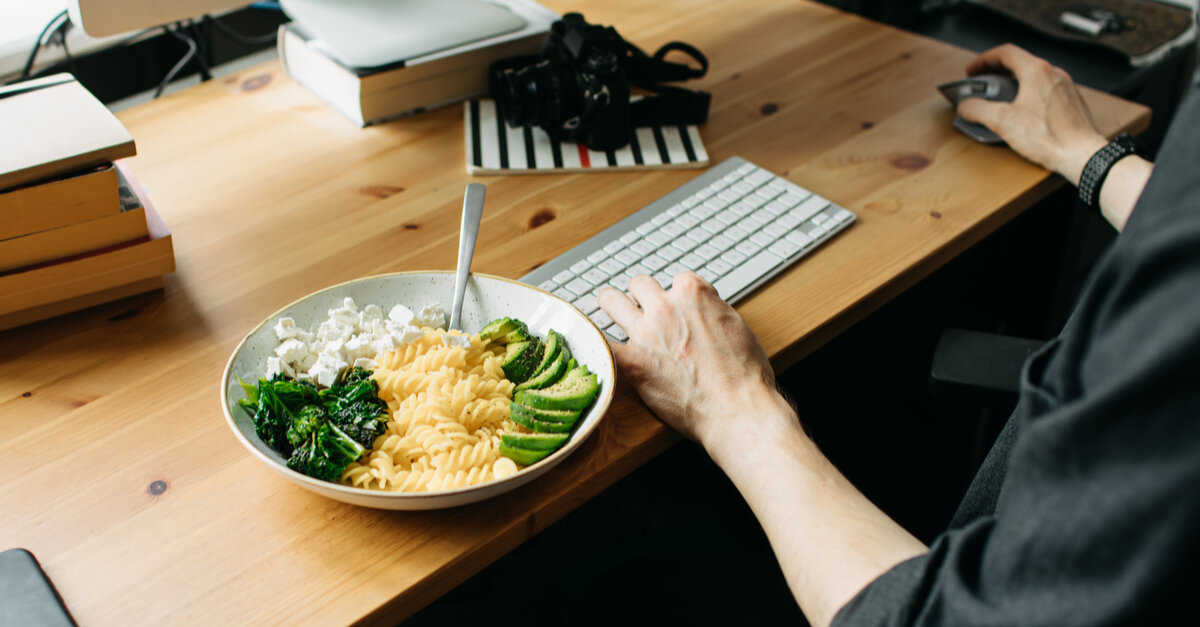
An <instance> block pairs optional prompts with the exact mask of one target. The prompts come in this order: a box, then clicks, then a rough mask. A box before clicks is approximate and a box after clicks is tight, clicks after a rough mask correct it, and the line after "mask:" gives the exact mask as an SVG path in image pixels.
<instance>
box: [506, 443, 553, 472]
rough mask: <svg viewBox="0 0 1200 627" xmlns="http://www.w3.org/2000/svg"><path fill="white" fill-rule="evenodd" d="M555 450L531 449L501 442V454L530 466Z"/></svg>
mask: <svg viewBox="0 0 1200 627" xmlns="http://www.w3.org/2000/svg"><path fill="white" fill-rule="evenodd" d="M553 452H554V451H552V450H549V451H531V450H529V449H525V448H513V447H511V446H509V445H507V444H505V443H503V442H501V443H500V454H501V455H503V456H505V457H507V458H509V459H511V460H513V461H514V462H517V463H518V464H521V465H522V466H528V465H530V464H532V463H534V462H538V461H541V460H542V458H544V457H546V456H547V455H549V454H550V453H553Z"/></svg>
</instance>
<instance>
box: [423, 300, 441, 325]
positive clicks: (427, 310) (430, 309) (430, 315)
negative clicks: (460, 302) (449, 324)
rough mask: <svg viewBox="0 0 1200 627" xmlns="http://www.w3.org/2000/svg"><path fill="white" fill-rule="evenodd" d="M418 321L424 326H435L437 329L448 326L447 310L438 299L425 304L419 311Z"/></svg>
mask: <svg viewBox="0 0 1200 627" xmlns="http://www.w3.org/2000/svg"><path fill="white" fill-rule="evenodd" d="M416 323H417V324H419V325H421V326H423V327H433V328H435V329H443V328H445V327H446V312H445V310H443V309H442V304H441V303H440V302H438V301H436V300H435V301H433V302H432V303H429V304H428V305H425V306H424V307H422V308H421V310H420V311H418V312H417V315H416Z"/></svg>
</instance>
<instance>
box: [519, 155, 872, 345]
mask: <svg viewBox="0 0 1200 627" xmlns="http://www.w3.org/2000/svg"><path fill="white" fill-rule="evenodd" d="M855 218H856V216H855V215H854V213H853V212H851V211H849V210H847V209H845V208H843V207H839V206H837V205H835V204H833V203H831V202H829V201H828V200H826V199H824V198H821V197H820V196H817V195H816V194H813V193H812V192H810V191H808V190H806V189H804V188H803V187H800V186H799V185H796V184H795V183H792V182H790V181H787V180H785V179H783V178H781V177H779V176H776V175H775V174H772V173H771V172H769V171H767V170H764V169H762V168H760V167H758V166H756V165H754V164H753V163H750V162H748V161H746V160H745V159H742V158H740V157H731V158H729V159H727V160H725V161H723V162H721V163H720V164H718V165H716V166H714V167H712V168H710V169H709V170H707V171H706V172H704V173H703V174H701V175H700V176H698V177H696V178H694V179H692V180H691V181H688V182H687V183H684V184H683V185H681V186H679V187H678V188H677V189H675V190H673V191H671V192H670V193H668V194H666V195H665V196H663V197H662V198H659V199H658V200H656V201H654V202H652V203H650V204H649V205H647V206H646V207H644V208H642V209H640V210H638V211H637V212H635V213H633V214H632V215H630V216H629V217H627V218H625V219H623V220H621V221H620V222H617V223H616V224H614V225H612V226H611V227H609V228H607V229H605V230H603V231H601V232H600V233H598V234H596V235H595V236H594V237H592V238H590V239H588V240H587V241H585V242H583V243H582V244H579V245H578V246H576V247H575V248H572V249H571V250H568V251H567V252H565V253H563V254H562V255H560V256H558V257H557V258H555V259H554V260H552V261H550V262H549V263H547V264H545V265H543V266H542V267H540V268H538V269H537V270H534V271H533V272H530V273H529V274H527V275H525V276H523V277H521V280H522V281H523V282H525V283H528V284H530V285H536V286H538V287H540V288H542V289H544V290H546V291H549V292H553V293H555V294H557V295H558V296H560V297H562V298H564V299H566V300H569V301H571V302H572V303H574V304H575V306H576V307H578V308H579V309H580V310H582V311H583V313H585V314H587V315H588V316H589V317H590V318H591V319H592V320H593V321H595V323H596V325H597V326H599V327H600V328H601V329H604V331H605V332H606V333H608V334H609V335H610V336H612V337H613V338H615V339H617V340H619V341H625V340H626V339H628V338H627V336H626V335H625V332H624V330H623V329H621V327H619V326H617V325H615V324H613V321H612V319H611V318H609V317H608V315H607V314H605V313H604V311H602V310H601V309H600V307H599V305H597V303H596V294H597V293H598V292H599V291H600V289H602V288H603V287H605V286H610V285H611V286H612V287H615V288H617V289H620V290H624V289H625V288H627V287H628V286H629V280H630V279H631V278H633V277H634V276H636V275H638V274H646V275H649V276H652V277H654V279H655V280H657V281H658V282H659V284H660V285H662V286H663V289H668V288H670V286H671V279H672V277H674V276H675V275H677V274H679V273H680V272H683V271H684V270H693V271H695V272H696V273H697V274H699V275H700V276H702V277H704V278H705V279H707V280H708V281H709V282H711V283H712V284H713V287H715V288H716V289H717V293H718V294H719V295H720V296H721V298H722V299H724V300H725V302H727V303H729V304H731V305H732V304H735V303H736V302H738V301H739V300H741V299H742V298H744V297H745V296H746V295H747V294H749V293H750V292H752V291H754V289H755V288H757V287H758V286H760V285H762V284H763V283H765V282H767V281H768V280H770V279H771V277H773V276H775V275H776V274H779V273H780V272H782V271H783V270H785V269H786V268H788V267H789V266H791V265H792V264H793V263H795V262H796V261H798V260H799V259H800V258H801V257H803V256H804V255H806V254H808V253H809V252H810V251H812V250H813V249H815V248H816V247H817V246H819V245H821V244H822V243H823V242H825V241H826V240H828V239H829V238H831V237H833V236H834V235H835V234H837V233H838V232H840V231H841V230H842V229H844V228H846V227H847V226H849V225H850V224H851V223H853V222H854V220H855Z"/></svg>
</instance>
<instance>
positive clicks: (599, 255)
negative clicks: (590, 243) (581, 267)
mask: <svg viewBox="0 0 1200 627" xmlns="http://www.w3.org/2000/svg"><path fill="white" fill-rule="evenodd" d="M605 259H608V253H606V252H604V251H603V250H597V251H596V252H594V253H592V254H590V255H588V257H587V260H588V261H590V262H592V263H593V264H597V263H600V262H601V261H604V260H605Z"/></svg>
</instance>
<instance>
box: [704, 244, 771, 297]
mask: <svg viewBox="0 0 1200 627" xmlns="http://www.w3.org/2000/svg"><path fill="white" fill-rule="evenodd" d="M781 263H783V258H782V257H780V256H779V255H776V254H775V253H773V252H771V251H769V250H764V251H762V252H760V253H758V254H757V255H755V256H753V257H751V258H750V259H747V260H746V262H745V263H743V264H742V265H740V266H738V267H736V268H734V269H733V272H730V273H729V274H726V275H725V276H723V277H721V278H719V279H717V280H716V282H715V283H713V287H715V288H717V295H718V296H720V297H721V300H723V301H727V302H728V301H729V299H730V297H732V296H733V295H734V294H737V293H738V292H740V291H742V290H743V289H745V287H746V286H747V285H750V284H751V283H753V282H755V281H757V280H758V278H759V277H761V276H762V275H764V274H766V273H768V272H770V271H771V269H772V268H774V267H775V266H777V265H779V264H781Z"/></svg>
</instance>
